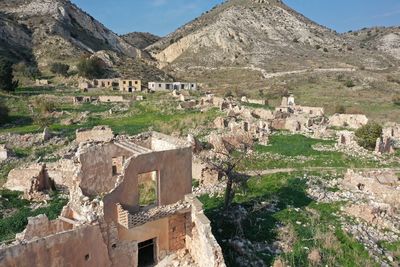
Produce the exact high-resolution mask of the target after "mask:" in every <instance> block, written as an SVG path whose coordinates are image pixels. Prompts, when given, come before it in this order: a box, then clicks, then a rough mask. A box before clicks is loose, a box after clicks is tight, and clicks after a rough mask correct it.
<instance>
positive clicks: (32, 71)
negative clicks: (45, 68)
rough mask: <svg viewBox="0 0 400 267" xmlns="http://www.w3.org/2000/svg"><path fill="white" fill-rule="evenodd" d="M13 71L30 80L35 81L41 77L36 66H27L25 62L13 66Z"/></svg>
mask: <svg viewBox="0 0 400 267" xmlns="http://www.w3.org/2000/svg"><path fill="white" fill-rule="evenodd" d="M14 71H16V72H19V73H21V74H22V75H24V76H25V77H28V78H29V79H31V80H35V79H37V78H39V77H40V76H41V73H40V70H39V69H38V67H37V66H36V65H28V64H26V63H25V62H20V63H18V64H15V65H14Z"/></svg>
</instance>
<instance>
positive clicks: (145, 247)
mask: <svg viewBox="0 0 400 267" xmlns="http://www.w3.org/2000/svg"><path fill="white" fill-rule="evenodd" d="M155 243H156V241H155V239H150V240H147V241H144V242H141V243H139V244H138V248H139V252H138V267H150V266H154V265H155V263H156V261H155V259H156V246H155Z"/></svg>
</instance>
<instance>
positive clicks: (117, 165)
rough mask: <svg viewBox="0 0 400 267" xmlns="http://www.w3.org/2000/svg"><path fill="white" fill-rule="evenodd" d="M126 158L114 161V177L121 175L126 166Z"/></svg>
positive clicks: (118, 158)
mask: <svg viewBox="0 0 400 267" xmlns="http://www.w3.org/2000/svg"><path fill="white" fill-rule="evenodd" d="M124 162H125V157H117V158H113V159H112V175H113V176H114V175H120V174H121V173H122V169H123V166H124Z"/></svg>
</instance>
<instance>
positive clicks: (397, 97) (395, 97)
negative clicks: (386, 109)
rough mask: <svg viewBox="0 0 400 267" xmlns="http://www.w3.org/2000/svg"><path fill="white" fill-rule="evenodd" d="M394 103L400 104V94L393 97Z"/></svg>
mask: <svg viewBox="0 0 400 267" xmlns="http://www.w3.org/2000/svg"><path fill="white" fill-rule="evenodd" d="M392 101H393V104H395V105H398V106H400V95H396V96H394V97H393V98H392Z"/></svg>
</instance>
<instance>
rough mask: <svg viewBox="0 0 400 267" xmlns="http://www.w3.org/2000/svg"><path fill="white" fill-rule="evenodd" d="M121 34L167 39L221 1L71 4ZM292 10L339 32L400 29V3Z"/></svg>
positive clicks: (355, 1)
mask: <svg viewBox="0 0 400 267" xmlns="http://www.w3.org/2000/svg"><path fill="white" fill-rule="evenodd" d="M72 2H74V3H75V4H77V5H78V6H79V7H80V8H82V9H83V10H85V11H86V12H88V13H89V14H91V15H92V16H93V17H95V18H96V19H97V20H99V21H101V22H102V23H103V24H104V25H106V26H107V27H108V28H110V29H111V30H113V31H114V32H116V33H118V34H123V33H127V32H132V31H144V32H151V33H154V34H157V35H160V36H164V35H166V34H168V33H170V32H172V31H174V30H175V29H176V28H178V27H179V26H181V25H183V24H185V23H187V22H189V21H191V20H192V19H194V18H196V17H198V16H199V15H201V14H202V13H203V12H204V11H206V10H209V9H210V8H212V7H213V6H215V5H216V4H219V3H221V2H223V1H221V0H72ZM284 2H285V3H286V4H287V5H289V6H290V7H292V8H294V9H295V10H297V11H298V12H300V13H302V14H303V15H305V16H306V17H308V18H310V19H312V20H314V21H316V22H317V23H319V24H322V25H324V26H327V27H329V28H332V29H334V30H336V31H338V32H346V31H349V30H357V29H361V28H363V27H371V26H400V0H284Z"/></svg>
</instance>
